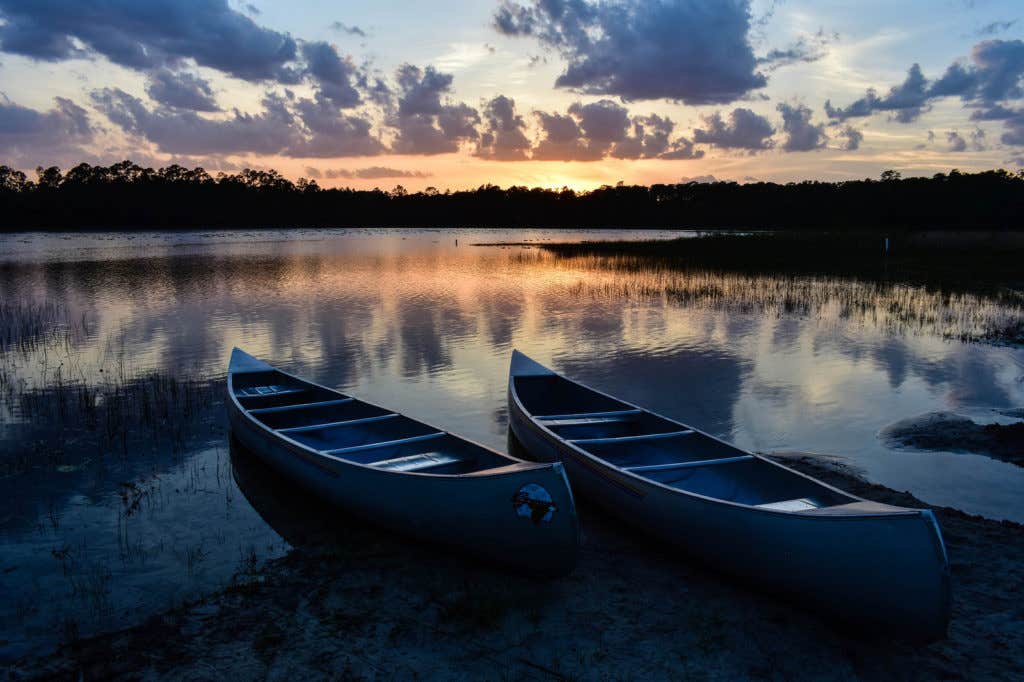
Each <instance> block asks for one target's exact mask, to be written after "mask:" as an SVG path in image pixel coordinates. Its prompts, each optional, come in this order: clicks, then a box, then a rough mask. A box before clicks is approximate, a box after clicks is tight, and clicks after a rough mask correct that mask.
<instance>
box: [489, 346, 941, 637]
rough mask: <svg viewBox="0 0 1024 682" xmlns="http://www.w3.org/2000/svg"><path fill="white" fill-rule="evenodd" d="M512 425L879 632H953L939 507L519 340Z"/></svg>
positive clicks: (702, 546) (552, 455)
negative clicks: (586, 377)
mask: <svg viewBox="0 0 1024 682" xmlns="http://www.w3.org/2000/svg"><path fill="white" fill-rule="evenodd" d="M508 402H509V425H510V428H511V429H512V432H513V434H514V435H515V436H516V438H517V439H518V440H519V441H520V443H521V444H522V445H523V446H524V447H525V448H526V450H527V451H528V452H530V453H531V454H532V455H533V456H535V457H536V458H537V459H540V460H542V461H561V462H563V463H564V464H565V467H566V470H567V471H568V473H569V479H570V481H572V485H573V489H574V490H575V491H576V492H577V493H578V494H579V495H581V496H584V497H586V498H587V499H589V500H591V501H593V502H595V503H597V504H599V505H600V506H602V507H603V508H605V509H606V510H607V511H608V512H609V513H611V514H613V515H615V516H617V517H619V518H620V519H622V520H623V521H625V522H627V523H630V524H633V525H635V526H638V527H639V528H641V529H642V530H644V531H646V532H649V533H652V534H654V535H655V536H657V537H658V538H660V539H662V540H664V541H667V542H669V543H671V544H673V545H675V546H676V547H678V548H680V549H682V550H684V551H685V552H686V553H688V554H691V555H693V556H695V557H696V558H698V559H700V560H702V561H703V562H704V563H706V564H708V565H710V566H712V567H713V568H715V569H717V570H720V571H723V572H728V573H730V574H732V575H734V576H737V577H740V578H742V579H744V580H745V581H747V582H753V583H756V584H758V585H760V586H761V587H763V588H767V589H768V590H769V591H771V592H774V593H779V594H782V595H785V596H788V597H790V598H795V599H797V600H799V601H800V602H802V603H803V604H805V605H807V606H810V607H811V608H813V609H815V610H817V611H819V612H822V613H824V614H826V615H827V616H829V617H832V618H835V619H838V620H840V621H844V622H845V623H846V624H848V625H849V624H854V625H861V626H866V627H868V628H870V629H871V630H870V631H871V632H879V631H884V632H886V633H895V634H898V635H900V636H903V637H906V638H909V639H924V640H930V639H935V638H939V637H942V636H944V634H945V632H946V628H947V625H948V621H949V611H950V585H949V582H950V576H949V561H948V558H947V556H946V549H945V545H944V544H943V541H942V534H941V532H940V531H939V527H938V524H937V523H936V521H935V517H934V516H933V514H932V512H931V511H930V510H928V509H906V508H903V507H893V506H889V505H885V504H879V503H876V502H869V501H867V500H863V499H861V498H859V497H855V496H853V495H850V494H848V493H845V492H843V491H841V490H838V489H836V488H833V487H831V486H829V485H826V484H824V483H822V482H821V481H818V480H816V479H814V478H811V477H809V476H805V475H804V474H801V473H799V472H797V471H793V470H792V469H789V468H787V467H785V466H782V465H780V464H777V463H775V462H773V461H771V460H769V459H766V458H764V457H761V456H759V455H756V454H753V453H750V452H747V451H745V450H741V449H739V448H736V447H734V446H732V445H729V444H728V443H725V442H724V441H721V440H719V439H717V438H714V437H712V436H710V435H708V434H706V433H703V432H701V431H699V430H697V429H695V428H693V427H691V426H687V425H685V424H681V423H679V422H676V421H673V420H671V419H667V418H665V417H662V416H660V415H657V414H654V413H653V412H650V411H648V410H645V409H643V408H640V407H637V406H636V405H632V404H630V403H627V402H625V401H623V400H617V399H615V398H613V397H611V396H609V395H606V394H604V393H601V392H599V391H596V390H593V389H591V388H588V387H586V386H583V385H581V384H579V383H576V382H574V381H571V380H569V379H567V378H565V377H563V376H560V375H558V374H556V373H555V372H552V371H551V370H549V369H547V368H546V367H544V366H542V365H540V364H539V363H537V362H535V361H533V360H531V359H530V358H528V357H527V356H525V355H523V354H522V353H519V352H518V351H514V352H513V354H512V366H511V370H510V372H509V384H508Z"/></svg>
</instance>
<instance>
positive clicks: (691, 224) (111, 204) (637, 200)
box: [0, 161, 1024, 231]
mask: <svg viewBox="0 0 1024 682" xmlns="http://www.w3.org/2000/svg"><path fill="white" fill-rule="evenodd" d="M0 216H2V217H0V229H3V230H8V231H10V230H22V229H62V230H64V229H105V228H119V229H120V228H190V227H202V228H216V227H225V228H227V227H321V226H322V227H346V226H432V227H524V226H525V227H660V228H673V227H680V228H709V229H714V228H739V229H744V228H747V229H758V228H765V229H772V228H776V229H783V228H784V229H818V228H835V227H842V228H852V229H876V228H878V229H899V228H957V229H1019V228H1021V227H1022V226H1024V225H1022V219H1024V170H1022V171H1020V172H1016V173H1013V172H1010V171H1007V170H991V171H985V172H980V173H961V172H959V171H956V170H953V171H951V172H950V173H948V174H947V173H939V174H936V175H934V176H932V177H930V178H928V177H912V178H903V177H900V174H899V173H898V172H896V171H886V172H884V173H882V176H881V177H880V178H879V179H877V180H875V179H870V178H869V179H864V180H848V181H842V182H817V181H805V182H798V183H787V184H777V183H772V182H754V183H747V184H742V185H741V184H738V183H735V182H712V183H694V182H691V183H682V184H656V185H650V186H643V185H624V184H622V183H620V184H618V185H614V186H611V185H606V186H602V187H600V188H598V189H595V190H591V191H586V192H577V191H574V190H572V189H569V188H562V189H543V188H536V187H535V188H528V187H521V186H513V187H508V188H501V187H498V186H496V185H492V184H485V185H481V186H480V187H478V188H476V189H471V190H464V191H445V192H440V191H438V190H437V189H435V188H432V187H428V188H427V189H425V190H423V191H421V192H408V191H406V190H405V189H404V188H402V187H401V186H396V187H395V188H394V189H392V190H382V189H372V190H357V189H350V188H337V189H326V188H322V187H320V186H319V185H318V184H317V183H316V181H315V180H307V179H305V178H303V179H300V180H299V181H298V182H292V181H290V180H288V179H287V178H285V177H283V176H282V175H281V174H280V173H278V172H276V171H273V170H267V171H264V170H252V169H245V170H243V171H241V172H239V173H234V174H227V173H218V174H217V175H216V176H213V175H211V174H210V173H208V172H207V171H205V170H204V169H202V168H185V167H183V166H179V165H170V166H167V167H165V168H160V169H156V170H154V169H152V168H144V167H142V166H139V165H137V164H135V163H132V162H131V161H122V162H120V163H115V164H113V165H111V166H92V165H89V164H86V163H82V164H79V165H77V166H75V167H74V168H71V169H70V170H68V171H67V172H62V171H61V169H60V168H57V167H55V166H54V167H50V168H42V167H40V168H38V169H36V177H35V179H31V178H29V177H28V176H27V175H26V174H25V173H23V172H21V171H19V170H16V169H14V168H10V167H8V166H0Z"/></svg>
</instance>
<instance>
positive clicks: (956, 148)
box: [946, 130, 967, 152]
mask: <svg viewBox="0 0 1024 682" xmlns="http://www.w3.org/2000/svg"><path fill="white" fill-rule="evenodd" d="M946 142H947V143H948V144H949V151H951V152H962V151H965V150H966V149H967V140H965V139H964V138H962V137H960V133H958V132H957V131H955V130H951V131H949V132H948V133H946Z"/></svg>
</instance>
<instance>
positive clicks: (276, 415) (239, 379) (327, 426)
mask: <svg viewBox="0 0 1024 682" xmlns="http://www.w3.org/2000/svg"><path fill="white" fill-rule="evenodd" d="M231 390H232V391H233V392H234V394H235V396H236V397H237V398H238V402H239V405H241V407H242V409H243V410H245V411H246V412H248V414H249V415H250V416H251V417H252V418H253V419H255V420H256V421H258V422H260V423H261V424H262V425H263V426H265V427H266V428H267V429H269V430H270V431H273V432H276V433H278V434H280V435H281V436H286V437H288V438H290V439H292V440H294V441H296V442H298V443H301V444H303V445H305V446H307V447H309V448H311V449H313V450H316V451H317V452H320V453H323V454H325V455H330V456H333V457H337V458H339V459H343V460H346V461H349V462H355V463H357V464H365V465H368V466H373V467H376V468H379V469H385V470H387V471H394V472H417V473H430V474H441V475H461V474H468V473H473V472H477V471H485V470H487V469H495V468H498V467H503V466H508V465H509V464H511V463H513V462H514V461H515V460H512V459H509V458H505V457H502V456H500V455H499V454H498V453H495V452H492V451H490V450H488V449H486V448H483V447H480V446H478V445H475V444H473V443H470V442H468V441H465V440H462V439H461V438H457V437H455V436H452V435H450V434H448V433H445V432H443V431H439V430H437V429H435V428H433V427H431V426H428V425H426V424H423V423H420V422H418V421H416V420H414V419H410V418H409V417H406V416H404V415H400V414H396V413H394V412H390V411H388V410H386V409H384V408H382V407H378V406H376V405H371V404H369V403H365V402H362V401H360V400H356V399H354V398H350V397H349V396H346V395H343V394H341V393H338V392H336V391H331V390H328V389H325V388H321V387H319V386H314V385H311V384H307V383H305V382H303V381H301V380H299V379H296V378H295V377H292V376H289V375H287V374H284V373H282V372H278V371H276V370H273V371H261V372H244V373H237V374H232V375H231Z"/></svg>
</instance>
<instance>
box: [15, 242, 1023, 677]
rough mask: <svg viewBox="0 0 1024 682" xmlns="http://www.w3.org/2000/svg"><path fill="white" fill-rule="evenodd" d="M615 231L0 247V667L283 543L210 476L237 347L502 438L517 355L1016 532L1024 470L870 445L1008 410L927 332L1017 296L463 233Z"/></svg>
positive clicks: (991, 363) (224, 465) (1016, 312)
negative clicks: (647, 262) (936, 422)
mask: <svg viewBox="0 0 1024 682" xmlns="http://www.w3.org/2000/svg"><path fill="white" fill-rule="evenodd" d="M636 236H637V233H631V232H614V233H609V232H602V233H585V232H555V231H525V230H524V231H511V232H510V231H500V232H499V231H493V232H489V231H476V232H474V231H424V230H406V231H402V230H374V231H369V230H363V231H358V230H338V231H301V230H299V231H280V232H279V231H256V232H246V231H234V232H212V233H203V232H180V233H159V232H158V233H137V234H124V233H96V234H88V235H62V234H13V235H2V236H0V299H2V303H0V306H5V305H6V306H7V308H6V309H5V310H4V309H2V308H0V323H2V324H3V325H6V333H5V337H4V338H5V340H4V345H3V350H0V499H2V502H0V545H2V552H0V660H4V659H10V658H13V657H17V656H20V655H23V654H25V653H27V652H33V651H42V650H45V648H46V647H49V646H52V645H53V644H55V643H56V642H59V641H62V640H68V639H71V638H73V637H75V636H78V635H85V634H89V633H91V632H95V631H98V630H101V629H106V628H111V627H117V626H122V625H128V624H131V623H134V622H138V621H139V620H141V619H143V618H145V617H146V616H148V615H150V614H152V613H155V612H157V611H160V610H162V609H165V608H167V607H170V606H173V605H176V604H179V603H181V602H182V601H185V600H188V599H193V598H196V597H198V596H201V595H202V594H205V593H207V592H209V591H211V590H214V589H218V588H221V587H224V586H226V585H228V584H230V583H231V582H233V581H234V582H239V581H246V580H251V579H255V577H254V576H255V575H256V572H257V570H258V566H259V565H260V563H262V562H263V561H265V560H267V559H268V558H272V557H275V556H280V555H281V554H283V553H284V552H286V551H287V550H288V549H289V545H288V543H287V542H286V541H285V540H284V539H283V538H282V537H280V536H279V535H278V534H277V533H276V532H275V531H274V530H273V528H271V527H270V526H269V525H268V524H267V523H266V522H265V521H264V520H263V518H262V517H261V516H260V514H259V513H257V512H256V511H255V510H254V509H253V507H252V506H251V505H250V504H249V502H248V501H247V499H246V493H247V491H246V490H245V487H244V485H243V489H241V490H240V489H239V488H238V483H237V482H236V481H237V480H244V477H239V476H237V475H236V474H237V472H233V471H232V466H233V465H232V459H231V457H230V453H229V446H228V439H227V434H226V432H225V430H224V424H225V418H224V404H223V395H222V394H223V385H222V381H223V377H224V370H225V368H226V364H227V359H228V356H229V354H230V352H231V348H232V347H233V346H236V345H237V346H241V347H243V348H245V349H246V350H248V351H250V352H252V353H253V354H255V355H257V356H259V357H263V358H266V359H267V360H269V361H271V362H273V363H274V364H277V365H280V366H281V367H283V368H286V369H288V370H290V371H292V372H295V373H298V374H301V375H305V376H308V377H311V378H313V379H314V380H316V381H318V382H320V383H323V384H327V385H330V386H335V387H339V388H341V389H342V390H344V391H346V392H351V393H353V394H355V395H358V396H359V397H362V398H365V399H367V400H370V401H372V402H376V403H380V404H384V405H387V406H389V407H391V408H393V409H395V410H398V411H402V412H407V413H409V414H411V415H413V416H415V417H417V418H420V419H423V420H425V421H428V422H431V423H433V424H435V425H437V426H440V427H442V428H445V429H449V430H452V431H456V432H458V433H461V434H463V435H466V436H468V437H469V438H472V439H475V440H478V441H481V442H483V443H485V444H488V445H491V446H493V447H496V448H500V449H504V448H505V447H506V433H507V428H506V427H507V415H506V406H505V384H506V372H507V368H508V359H509V355H510V353H511V351H512V349H513V348H520V349H522V350H524V351H526V352H527V353H529V354H531V355H533V356H534V357H536V358H537V359H539V360H541V361H543V362H545V363H547V364H549V365H551V366H553V367H554V368H556V369H558V370H561V371H564V372H566V373H567V374H569V375H570V376H573V377H575V378H578V379H580V380H583V381H584V382H587V383H590V384H592V385H594V386H596V387H598V388H600V389H603V390H606V391H608V392H611V393H613V394H615V395H618V396H621V397H623V398H625V399H628V400H631V401H634V402H637V403H640V404H643V405H645V406H647V407H650V408H652V409H654V410H657V411H659V412H662V413H664V414H666V415H668V416H671V417H675V418H678V419H680V420H682V421H685V422H689V423H692V424H694V425H696V426H698V427H700V428H703V429H705V430H707V431H710V432H711V433H713V434H715V435H718V436H721V437H724V438H727V439H729V440H732V441H735V442H736V443H738V444H739V445H741V446H744V447H748V448H752V449H757V450H803V451H813V452H819V453H828V454H833V455H839V456H841V457H844V458H846V459H847V460H848V461H849V462H850V463H852V464H853V465H855V466H857V467H858V468H860V469H861V470H863V471H864V472H865V473H866V475H867V476H868V477H869V478H871V479H872V480H875V481H877V482H880V483H883V484H885V485H887V486H890V487H893V488H897V489H900V490H910V491H911V492H913V493H914V494H916V495H918V496H919V497H921V498H922V499H925V500H927V501H928V502H930V503H932V504H938V505H950V506H955V507H959V508H961V509H964V510H967V511H970V512H973V513H979V514H984V515H987V516H990V517H993V518H1009V519H1014V520H1018V521H1024V468H1021V467H1016V466H1013V465H1010V464H1006V463H1003V462H999V461H996V460H993V459H990V458H987V457H983V456H978V455H970V454H962V453H936V452H915V451H906V450H893V449H891V448H889V447H887V446H886V445H885V444H884V443H883V442H881V441H880V440H879V439H878V437H877V433H878V431H879V429H881V428H882V427H883V426H885V425H886V424H888V423H890V422H892V421H894V420H896V419H900V418H903V417H909V416H914V415H917V414H921V413H923V412H928V411H933V410H955V411H957V412H960V413H964V414H969V415H972V416H974V417H976V418H978V419H980V420H985V421H998V420H1001V419H1005V418H1004V417H1001V416H1000V415H999V412H998V411H999V410H1005V409H1007V408H1015V407H1020V406H1022V405H1024V351H1022V350H1021V349H1017V348H1009V347H1000V346H994V345H988V344H981V343H965V342H961V341H955V340H949V339H950V338H951V337H952V338H955V337H957V336H960V335H964V334H966V335H976V334H977V333H979V332H984V330H985V329H986V328H988V327H990V326H992V325H994V324H998V323H999V322H1000V321H1001V320H1002V321H1005V320H1006V319H1014V318H1016V319H1019V317H1020V315H1021V310H1020V309H1019V308H1017V307H1013V306H1011V305H1009V304H1007V303H1006V302H1005V301H1003V302H997V301H991V300H986V299H980V298H975V297H973V296H969V295H962V296H947V295H942V294H936V293H933V292H929V291H926V290H923V289H919V288H915V287H911V286H899V287H881V286H877V285H872V284H868V283H861V282H856V281H851V280H838V279H829V278H798V279H793V278H786V277H778V278H774V277H750V276H740V275H713V274H707V273H699V272H689V273H686V272H672V271H664V270H659V269H657V268H653V267H643V266H639V267H637V266H636V264H632V265H630V266H629V267H623V266H624V264H623V263H621V262H618V261H616V260H615V259H595V258H575V259H558V258H556V257H554V256H552V255H550V254H548V253H547V252H545V251H543V250H540V249H537V248H534V247H530V246H514V247H501V246H480V245H478V244H480V243H493V242H498V241H513V242H527V243H530V242H540V241H544V240H553V241H570V240H580V239H595V238H605V239H607V238H621V239H627V238H634V237H636ZM641 236H642V237H644V238H657V237H664V236H668V235H667V234H664V233H651V232H644V233H641ZM674 236H675V235H674ZM249 492H251V491H249Z"/></svg>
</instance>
